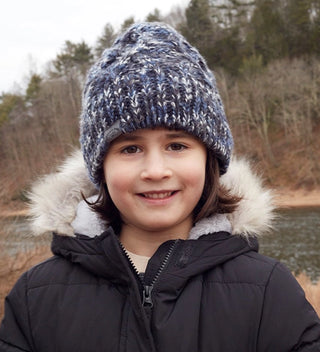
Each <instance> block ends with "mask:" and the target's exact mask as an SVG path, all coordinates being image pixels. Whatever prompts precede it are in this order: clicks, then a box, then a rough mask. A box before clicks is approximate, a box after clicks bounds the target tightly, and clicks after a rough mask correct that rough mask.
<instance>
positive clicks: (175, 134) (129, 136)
mask: <svg viewBox="0 0 320 352" xmlns="http://www.w3.org/2000/svg"><path fill="white" fill-rule="evenodd" d="M165 137H166V138H169V139H176V138H189V137H192V135H190V134H188V133H186V132H184V131H168V132H167V133H166V135H165ZM141 139H142V140H143V139H145V137H144V136H142V135H136V134H134V132H131V133H125V134H122V135H121V136H119V137H118V138H116V139H115V140H114V141H113V142H115V143H122V142H135V141H137V140H141Z"/></svg>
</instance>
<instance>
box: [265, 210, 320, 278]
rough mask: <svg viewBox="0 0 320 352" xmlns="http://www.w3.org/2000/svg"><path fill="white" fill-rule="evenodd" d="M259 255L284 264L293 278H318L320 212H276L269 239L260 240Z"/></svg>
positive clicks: (319, 263) (319, 273) (319, 272)
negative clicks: (276, 217)
mask: <svg viewBox="0 0 320 352" xmlns="http://www.w3.org/2000/svg"><path fill="white" fill-rule="evenodd" d="M260 253H262V254H265V255H268V256H270V257H273V258H276V259H278V260H280V261H282V262H284V263H285V264H286V265H287V266H288V267H289V268H290V270H291V271H293V272H294V273H295V274H299V273H301V272H303V271H304V272H305V273H306V274H307V275H308V276H309V277H310V278H311V279H312V280H314V281H316V280H317V279H319V278H320V208H297V209H290V210H283V211H280V212H279V218H278V220H277V221H276V224H275V230H274V232H273V233H272V235H270V236H267V237H265V238H263V239H262V240H260Z"/></svg>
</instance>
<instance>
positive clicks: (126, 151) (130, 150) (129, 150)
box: [121, 145, 141, 154]
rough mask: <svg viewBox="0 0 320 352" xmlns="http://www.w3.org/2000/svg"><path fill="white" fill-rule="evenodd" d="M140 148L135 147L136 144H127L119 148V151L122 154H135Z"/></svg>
mask: <svg viewBox="0 0 320 352" xmlns="http://www.w3.org/2000/svg"><path fill="white" fill-rule="evenodd" d="M140 151H141V149H140V148H139V147H137V146H136V145H129V146H127V147H125V148H123V149H122V150H121V153H123V154H135V153H139V152H140Z"/></svg>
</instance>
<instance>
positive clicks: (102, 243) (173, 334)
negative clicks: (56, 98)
mask: <svg viewBox="0 0 320 352" xmlns="http://www.w3.org/2000/svg"><path fill="white" fill-rule="evenodd" d="M77 158H78V159H79V160H78V162H77V160H75V159H77ZM78 164H79V166H75V165H78ZM240 164H241V163H240ZM240 166H241V165H240ZM230 173H231V174H230ZM246 173H248V170H246V169H245V168H243V165H242V166H241V167H239V165H235V166H234V165H230V167H229V170H228V172H227V174H226V175H225V176H223V177H222V178H221V181H222V182H224V184H225V186H226V187H227V188H232V187H235V189H236V190H237V194H238V192H239V191H240V193H241V194H243V195H244V199H243V201H242V202H241V203H240V206H239V208H238V210H237V211H236V212H235V213H233V214H231V215H229V216H228V218H227V217H226V216H224V215H217V216H214V217H212V218H208V219H203V220H201V221H200V222H199V223H197V224H196V225H195V227H194V228H193V229H192V230H191V232H190V239H188V240H176V241H168V242H165V243H163V244H162V245H161V246H160V247H159V248H158V250H157V251H156V253H155V254H154V256H153V257H152V258H151V259H150V261H149V263H148V266H147V269H146V273H145V277H144V280H143V282H142V281H141V279H140V278H139V277H138V275H137V273H136V272H135V270H134V268H133V266H132V265H131V264H130V262H129V260H128V258H127V257H126V255H125V252H124V250H123V249H122V248H121V245H120V242H119V240H118V237H117V236H116V235H115V234H114V233H113V231H112V229H110V228H109V229H108V230H107V231H103V232H102V234H101V229H100V227H99V224H98V225H97V224H96V223H95V219H96V218H94V216H93V215H92V213H88V214H90V215H88V214H87V213H86V212H85V213H83V212H82V210H81V209H82V208H81V206H78V202H79V199H80V198H81V195H80V192H79V188H78V187H79V185H80V190H82V191H83V192H87V193H85V194H86V195H88V189H90V182H89V181H88V180H87V176H86V172H85V169H84V167H83V160H82V157H81V154H79V155H78V156H75V158H73V159H72V160H71V162H70V163H69V164H68V165H65V167H64V168H63V170H62V171H61V172H60V173H59V174H56V175H53V176H49V178H48V179H45V180H44V181H43V182H44V183H45V185H43V184H40V185H39V186H38V188H36V189H34V190H33V192H34V193H33V194H34V195H33V198H32V200H33V203H34V207H33V215H34V216H36V218H35V221H34V225H35V227H34V232H35V233H38V234H39V233H42V232H43V231H48V230H50V231H55V232H57V233H59V235H54V236H53V241H52V250H53V253H54V255H55V256H54V257H53V258H51V259H49V260H47V261H46V262H44V263H41V264H39V265H37V266H35V267H34V268H32V269H30V270H29V271H28V272H27V273H25V274H24V275H23V276H22V277H21V278H20V279H19V281H18V282H17V284H16V285H15V286H14V288H13V289H12V291H11V293H10V294H9V295H8V297H7V298H6V302H5V317H4V320H3V322H2V324H1V327H0V352H4V351H10V352H18V351H25V352H26V351H28V352H29V351H33V352H53V351H54V352H72V351H75V352H91V351H92V352H100V351H104V352H109V351H110V352H118V351H119V352H120V351H121V352H124V351H126V352H147V351H148V352H171V351H172V352H209V351H215V352H233V351H234V352H253V351H254V352H267V351H268V352H287V351H304V352H307V351H308V352H316V351H320V321H319V318H318V317H317V315H316V313H315V311H314V310H313V309H312V307H311V306H310V304H309V303H308V302H307V301H306V299H305V296H304V293H303V291H302V289H301V288H300V286H299V285H298V283H297V282H296V280H295V279H294V278H293V276H292V275H291V273H290V272H288V270H287V269H286V268H285V267H284V266H282V265H281V264H280V263H278V262H276V261H275V260H272V259H270V258H266V257H264V256H262V255H260V254H259V253H258V252H257V250H258V245H257V241H256V240H255V239H254V237H252V236H251V235H250V234H254V235H261V233H262V232H263V230H265V229H266V228H268V226H269V225H270V224H269V220H270V218H271V217H272V215H271V210H272V207H271V206H270V204H269V203H270V196H269V194H268V192H266V191H264V190H263V189H261V187H260V184H259V182H258V183H257V180H256V178H255V177H253V178H250V177H249V176H248V175H246ZM75 175H77V177H75ZM232 175H233V176H232ZM244 176H245V177H244ZM243 179H245V182H243V181H241V180H243ZM72 180H74V185H71V184H70V183H71V182H73V181H72ZM47 181H48V182H47ZM46 182H47V183H46ZM239 182H240V184H239ZM245 187H249V192H247V191H246V189H245ZM48 195H50V197H51V198H50V199H49V200H48V199H47V197H48ZM80 204H81V203H80ZM76 209H78V210H77V216H76V219H75V220H74V217H75V211H76ZM82 220H84V221H83V222H82V223H81V221H82ZM83 223H84V224H85V226H87V228H85V227H84V226H83ZM75 233H78V234H79V233H81V234H86V235H87V236H84V235H77V236H74V234H75ZM61 234H62V235H61ZM237 234H241V236H238V235H237ZM67 235H68V236H67Z"/></svg>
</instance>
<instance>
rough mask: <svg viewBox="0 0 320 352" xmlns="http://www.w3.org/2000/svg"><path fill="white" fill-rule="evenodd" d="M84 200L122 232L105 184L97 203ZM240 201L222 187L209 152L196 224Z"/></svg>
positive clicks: (227, 211) (102, 217) (196, 212)
mask: <svg viewBox="0 0 320 352" xmlns="http://www.w3.org/2000/svg"><path fill="white" fill-rule="evenodd" d="M102 179H104V177H102ZM84 200H85V201H86V203H87V204H88V205H89V206H90V208H91V209H92V210H93V211H94V212H96V213H98V215H99V217H100V219H102V220H103V221H104V222H106V223H107V224H109V225H111V226H112V227H113V229H114V231H115V232H116V233H119V232H120V230H121V224H122V220H121V216H120V213H119V210H118V209H117V207H116V206H115V205H114V203H113V201H112V199H111V197H110V195H109V191H108V188H107V185H106V184H105V183H104V182H101V184H100V189H99V193H98V198H97V199H96V201H94V202H92V203H91V202H89V201H88V200H86V199H85V198H84ZM240 200H241V197H238V196H234V195H232V194H231V193H230V191H229V190H227V189H226V188H225V187H224V186H222V185H221V183H220V171H219V163H218V160H217V158H215V157H213V156H212V153H210V152H209V151H208V156H207V163H206V178H205V184H204V187H203V192H202V195H201V198H200V200H199V202H198V204H197V205H196V207H195V209H194V212H193V217H194V223H195V222H197V221H199V220H201V219H203V218H206V217H208V216H211V215H213V214H216V213H232V212H233V211H234V210H235V209H236V208H237V206H238V203H239V202H240Z"/></svg>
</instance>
